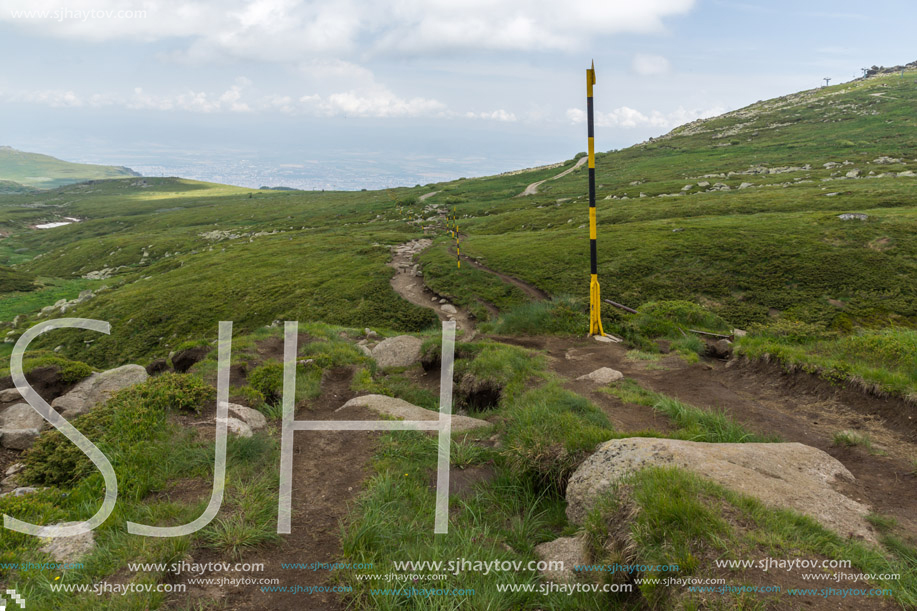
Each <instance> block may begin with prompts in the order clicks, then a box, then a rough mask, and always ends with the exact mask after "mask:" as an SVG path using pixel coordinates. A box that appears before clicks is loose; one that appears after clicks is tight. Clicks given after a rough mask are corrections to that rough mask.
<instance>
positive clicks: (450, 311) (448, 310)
mask: <svg viewBox="0 0 917 611" xmlns="http://www.w3.org/2000/svg"><path fill="white" fill-rule="evenodd" d="M440 309H441V310H442V311H443V312H445V313H446V314H456V313H458V310H456V309H455V306H454V305H452V304H451V303H447V304H446V305H444V306H442V308H440Z"/></svg>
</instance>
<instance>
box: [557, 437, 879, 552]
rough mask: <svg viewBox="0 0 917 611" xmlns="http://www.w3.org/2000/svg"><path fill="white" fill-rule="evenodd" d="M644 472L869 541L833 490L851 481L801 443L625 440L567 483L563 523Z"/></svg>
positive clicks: (579, 518) (862, 509)
mask: <svg viewBox="0 0 917 611" xmlns="http://www.w3.org/2000/svg"><path fill="white" fill-rule="evenodd" d="M647 467H679V468H682V469H687V470H689V471H693V472H694V473H696V474H697V475H699V476H701V477H703V478H706V479H709V480H712V481H714V482H716V483H718V484H720V485H722V486H725V487H726V488H730V489H732V490H734V491H736V492H740V493H742V494H746V495H749V496H753V497H756V498H758V499H759V500H761V501H762V502H763V503H765V504H767V505H771V506H774V507H780V508H788V509H793V510H796V511H798V512H799V513H802V514H805V515H808V516H810V517H812V518H814V519H815V520H817V521H818V522H820V523H821V524H822V525H823V526H825V527H826V528H830V529H832V530H834V531H836V532H837V533H839V534H841V535H843V536H847V537H856V538H861V539H865V540H867V541H869V542H875V541H876V537H875V534H874V532H873V530H872V528H871V527H870V525H869V523H868V522H867V521H866V516H867V515H868V514H869V511H870V510H869V508H868V507H867V506H866V505H863V504H862V503H859V502H857V501H854V500H853V499H851V498H849V497H847V496H845V495H843V494H841V493H840V492H837V491H836V490H835V489H834V484H835V482H838V481H839V480H840V481H846V482H852V481H853V480H854V477H853V475H852V474H851V473H850V471H848V470H847V468H846V467H844V465H842V464H841V463H840V462H839V461H837V460H835V459H834V458H832V457H831V456H829V455H828V454H826V453H825V452H822V451H821V450H818V449H816V448H813V447H810V446H806V445H803V444H801V443H698V442H693V441H682V440H678V439H653V438H644V437H639V438H637V437H632V438H625V439H613V440H611V441H608V442H606V443H604V444H602V445H600V446H599V447H598V450H597V451H596V452H595V454H593V455H592V456H590V457H589V458H588V459H586V461H585V462H583V464H581V465H580V466H579V467H578V468H577V470H576V471H575V472H574V473H573V475H572V476H571V477H570V480H569V482H568V484H567V517H568V518H570V520H571V521H573V522H575V523H578V524H581V523H582V522H583V520H584V518H585V517H586V514H587V513H588V512H589V510H590V509H591V508H592V506H593V505H594V504H595V502H596V500H597V499H598V498H599V497H600V496H601V495H602V494H603V493H605V492H607V491H609V490H610V489H611V488H612V486H614V485H615V484H616V483H617V482H619V481H621V480H622V479H624V478H625V477H626V476H627V475H628V474H630V473H633V472H635V471H638V470H640V469H643V468H647Z"/></svg>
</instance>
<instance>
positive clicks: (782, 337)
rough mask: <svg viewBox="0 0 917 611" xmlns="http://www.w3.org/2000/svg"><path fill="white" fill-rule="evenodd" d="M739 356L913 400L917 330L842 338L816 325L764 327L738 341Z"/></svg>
mask: <svg viewBox="0 0 917 611" xmlns="http://www.w3.org/2000/svg"><path fill="white" fill-rule="evenodd" d="M737 353H738V354H741V355H744V356H746V357H748V358H753V359H754V358H760V359H766V360H772V361H776V362H778V363H780V364H781V365H782V366H783V367H784V368H787V369H790V370H801V371H804V372H806V373H811V374H814V375H817V376H819V377H821V378H823V379H826V380H828V381H831V382H834V383H842V382H844V383H846V382H851V383H853V384H855V385H857V386H859V387H860V388H862V389H864V390H867V391H870V392H873V393H875V394H878V395H880V396H882V395H889V394H890V395H895V396H900V397H905V398H908V399H909V400H911V401H917V358H915V356H914V355H915V354H917V330H915V329H909V328H900V327H892V328H886V329H878V330H862V331H860V332H858V333H854V334H851V335H846V336H838V335H837V334H836V333H831V332H827V331H825V330H824V328H821V329H819V328H817V327H815V326H814V325H795V326H793V328H791V330H789V331H788V330H787V325H785V324H784V325H781V326H776V327H771V326H763V327H758V328H755V329H754V330H753V332H751V333H750V334H749V335H748V336H747V337H745V338H742V340H741V342H740V343H739V344H738V346H737Z"/></svg>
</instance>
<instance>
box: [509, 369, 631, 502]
mask: <svg viewBox="0 0 917 611" xmlns="http://www.w3.org/2000/svg"><path fill="white" fill-rule="evenodd" d="M506 419H507V423H506V433H505V435H506V439H505V443H506V451H505V458H506V461H507V464H508V465H509V466H510V467H511V468H512V469H513V471H514V472H516V473H518V474H519V476H520V477H522V478H523V479H526V480H529V481H530V482H531V483H532V485H534V486H535V487H536V488H538V489H544V490H549V491H551V492H553V493H556V494H559V495H563V493H564V490H566V487H567V479H568V478H569V477H570V475H571V474H572V473H573V471H574V470H575V469H576V467H578V466H579V465H580V463H581V462H582V461H583V460H585V459H586V457H588V455H589V454H591V453H592V452H593V451H594V450H595V448H596V446H597V445H598V444H600V443H601V442H603V441H607V440H608V439H611V437H613V436H614V429H613V427H612V426H611V423H610V422H609V421H608V418H607V417H606V416H605V414H604V413H602V411H601V410H599V409H598V408H597V407H595V406H594V405H593V404H592V403H591V402H589V401H588V400H587V399H585V398H584V397H581V396H579V395H577V394H574V393H571V392H569V391H567V390H564V389H563V388H562V387H561V386H560V385H559V384H557V383H555V382H549V383H548V384H546V385H545V386H543V387H541V388H537V389H534V390H531V391H529V392H527V393H525V394H523V395H522V396H520V397H519V398H518V399H517V400H516V401H514V402H512V403H511V404H510V405H509V407H508V408H507V410H506Z"/></svg>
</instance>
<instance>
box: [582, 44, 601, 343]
mask: <svg viewBox="0 0 917 611" xmlns="http://www.w3.org/2000/svg"><path fill="white" fill-rule="evenodd" d="M593 85H595V62H593V63H592V67H591V68H587V69H586V123H587V129H588V136H589V265H590V267H589V272H590V275H591V278H590V280H589V335H605V333H604V332H603V331H602V299H601V296H600V293H599V269H598V261H597V256H598V255H597V253H596V246H595V237H596V228H595V122H594V120H593V116H592V115H593V112H592V86H593Z"/></svg>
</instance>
